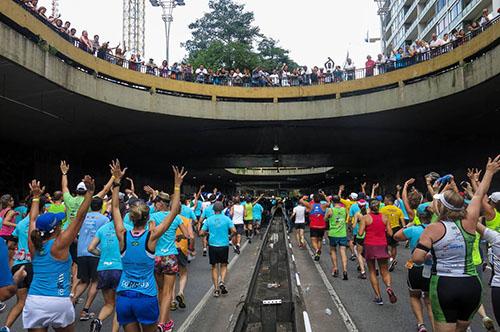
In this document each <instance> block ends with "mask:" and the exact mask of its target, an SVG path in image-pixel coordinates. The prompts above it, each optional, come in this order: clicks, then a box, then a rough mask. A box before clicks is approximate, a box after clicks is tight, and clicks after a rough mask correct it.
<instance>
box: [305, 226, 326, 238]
mask: <svg viewBox="0 0 500 332" xmlns="http://www.w3.org/2000/svg"><path fill="white" fill-rule="evenodd" d="M324 235H325V230H324V229H320V228H310V229H309V236H310V237H317V238H320V239H322V238H323V236H324Z"/></svg>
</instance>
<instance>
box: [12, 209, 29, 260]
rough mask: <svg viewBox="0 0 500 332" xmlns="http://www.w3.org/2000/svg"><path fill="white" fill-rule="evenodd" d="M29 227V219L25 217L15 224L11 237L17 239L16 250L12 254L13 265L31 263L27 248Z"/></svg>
mask: <svg viewBox="0 0 500 332" xmlns="http://www.w3.org/2000/svg"><path fill="white" fill-rule="evenodd" d="M29 226H30V217H29V216H27V217H25V218H23V219H22V220H21V221H20V222H18V223H17V225H16V228H15V229H14V231H13V232H12V236H15V237H17V240H18V242H17V250H16V253H15V254H14V263H13V265H20V264H26V263H30V262H31V258H30V249H29V247H28V229H29Z"/></svg>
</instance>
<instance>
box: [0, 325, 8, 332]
mask: <svg viewBox="0 0 500 332" xmlns="http://www.w3.org/2000/svg"><path fill="white" fill-rule="evenodd" d="M0 332H10V329H9V328H8V327H7V326H4V327H2V328H0Z"/></svg>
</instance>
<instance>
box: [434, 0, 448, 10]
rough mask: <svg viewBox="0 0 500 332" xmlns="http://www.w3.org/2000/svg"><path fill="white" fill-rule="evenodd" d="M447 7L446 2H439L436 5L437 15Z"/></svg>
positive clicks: (439, 0) (441, 0)
mask: <svg viewBox="0 0 500 332" xmlns="http://www.w3.org/2000/svg"><path fill="white" fill-rule="evenodd" d="M445 6H446V0H438V1H437V3H436V13H439V12H440V11H441V9H443V8H444V7H445Z"/></svg>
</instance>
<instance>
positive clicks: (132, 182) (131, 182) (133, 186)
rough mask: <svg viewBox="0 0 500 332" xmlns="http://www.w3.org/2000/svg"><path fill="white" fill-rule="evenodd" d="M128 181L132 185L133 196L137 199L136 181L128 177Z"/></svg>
mask: <svg viewBox="0 0 500 332" xmlns="http://www.w3.org/2000/svg"><path fill="white" fill-rule="evenodd" d="M126 180H127V181H128V182H129V183H130V191H131V192H132V195H134V197H136V198H137V195H136V194H135V185H134V180H132V178H129V177H127V178H126Z"/></svg>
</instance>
